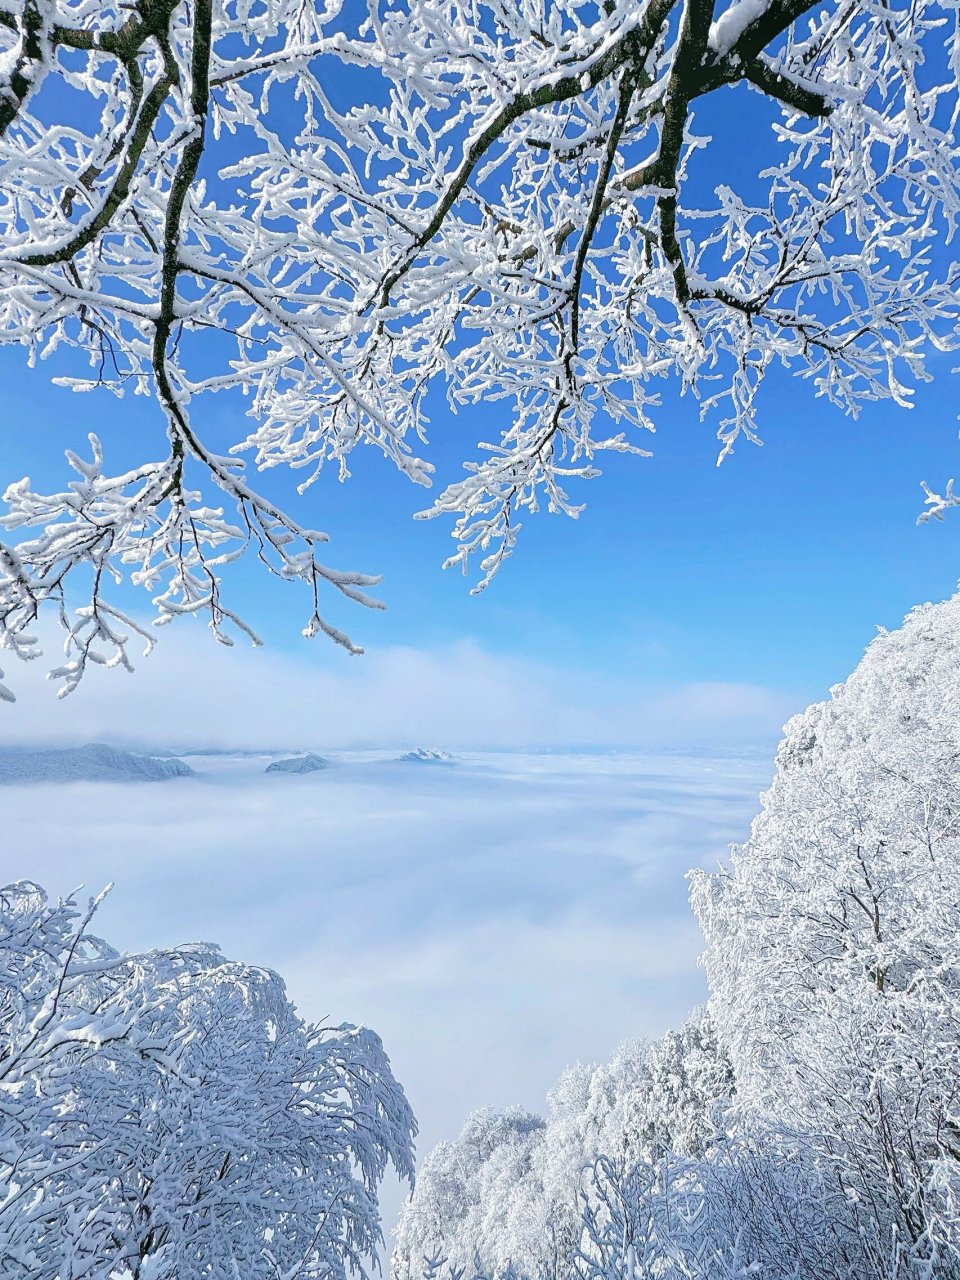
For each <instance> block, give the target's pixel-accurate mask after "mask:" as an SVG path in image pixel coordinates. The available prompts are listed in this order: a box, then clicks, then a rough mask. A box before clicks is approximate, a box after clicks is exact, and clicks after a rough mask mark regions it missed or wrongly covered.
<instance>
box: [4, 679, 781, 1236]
mask: <svg viewBox="0 0 960 1280" xmlns="http://www.w3.org/2000/svg"><path fill="white" fill-rule="evenodd" d="M390 661H393V659H391V660H390ZM385 666H386V668H387V669H391V668H390V663H389V662H386V660H385ZM383 669H384V668H383V667H381V671H382V670H383ZM392 669H393V670H396V668H392ZM404 669H406V670H409V668H404ZM427 669H428V670H432V668H431V667H430V665H429V664H427ZM491 670H494V671H496V672H497V673H498V674H500V673H501V668H499V667H497V666H496V664H492V663H491ZM160 709H161V707H160V704H159V702H158V711H159V710H160ZM197 723H198V724H199V723H200V722H199V721H198V722H197ZM240 723H242V721H240ZM397 723H398V724H399V722H397ZM420 727H421V728H422V726H420ZM431 736H432V737H438V736H442V735H440V734H439V733H436V734H434V735H431ZM191 763H193V764H194V766H195V767H197V768H198V769H202V770H205V771H206V776H203V777H198V778H195V779H192V778H191V779H182V780H179V779H178V780H175V781H171V782H162V783H148V784H126V785H116V784H103V783H101V784H89V783H71V784H60V785H50V784H34V785H32V786H23V785H21V786H8V787H3V788H0V806H2V815H3V839H2V846H0V881H2V882H6V881H8V880H11V879H15V878H20V877H23V876H29V877H31V878H33V879H35V880H37V881H39V882H40V883H42V884H44V885H45V886H46V887H47V888H48V890H49V891H51V892H53V893H57V894H60V893H66V892H68V891H69V890H70V889H72V888H73V887H74V886H76V885H78V884H83V885H85V886H86V887H87V888H88V889H89V890H90V891H94V890H98V889H99V888H100V887H102V886H103V885H104V884H105V883H107V882H109V881H114V882H115V884H116V888H115V889H114V891H113V893H112V894H111V895H110V896H109V897H108V899H107V902H106V904H105V906H104V908H103V910H102V915H101V917H100V920H99V929H100V930H101V931H102V933H103V934H104V936H106V937H107V938H109V939H110V940H111V941H112V942H113V943H114V944H115V945H118V946H122V947H124V948H126V949H131V950H132V949H140V948H144V947H149V946H158V945H163V944H170V943H174V942H182V941H186V940H192V939H196V938H203V939H211V940H214V941H216V942H218V943H219V944H220V945H221V946H222V947H223V949H224V951H225V952H226V953H227V954H228V955H230V956H232V957H235V958H237V959H242V960H244V961H247V962H251V963H259V964H266V965H269V966H270V967H272V968H275V969H277V970H278V971H279V972H280V973H282V974H283V975H284V977H285V979H286V980H287V984H288V987H289V989H290V991H291V994H292V995H293V997H294V999H295V1000H296V1002H297V1004H298V1005H299V1006H300V1008H301V1010H302V1012H303V1013H304V1014H306V1015H307V1016H309V1017H311V1018H321V1017H324V1016H329V1017H331V1018H332V1019H334V1020H336V1021H341V1020H350V1021H362V1022H365V1023H367V1024H368V1025H370V1026H372V1027H374V1028H375V1029H376V1030H377V1031H378V1032H379V1033H380V1034H381V1036H382V1037H383V1040H384V1043H385V1044H386V1047H387V1050H388V1052H389V1053H390V1055H391V1058H392V1060H393V1063H394V1067H395V1070H396V1071H397V1074H398V1076H399V1078H400V1079H401V1080H402V1081H403V1083H404V1085H405V1086H406V1088H407V1090H408V1092H409V1095H410V1098H411V1102H412V1104H413V1106H414V1109H415V1111H416V1113H417V1115H418V1117H419V1118H420V1121H421V1140H420V1142H419V1149H420V1151H421V1152H425V1151H426V1150H428V1149H429V1148H430V1147H431V1146H432V1145H433V1144H434V1143H435V1142H436V1141H437V1140H439V1139H441V1138H443V1137H449V1136H452V1135H453V1134H455V1133H456V1132H457V1131H458V1129H459V1126H460V1123H461V1121H462V1119H463V1117H464V1115H465V1114H466V1113H467V1112H468V1111H470V1110H473V1109H474V1108H476V1107H478V1106H481V1105H485V1104H491V1105H506V1104H510V1103H522V1104H525V1105H527V1106H530V1107H539V1106H541V1105H542V1102H543V1097H544V1094H545V1092H546V1090H547V1089H548V1088H549V1086H550V1085H551V1084H552V1083H553V1081H554V1080H555V1079H556V1077H557V1075H558V1074H559V1072H560V1071H561V1070H562V1069H563V1068H564V1067H565V1066H566V1065H567V1064H569V1063H571V1062H573V1061H576V1060H578V1059H579V1060H598V1059H601V1058H603V1057H605V1056H607V1055H609V1054H610V1052H611V1051H612V1050H613V1048H614V1047H615V1046H616V1045H617V1044H618V1043H619V1042H621V1041H622V1040H624V1039H627V1038H632V1037H636V1036H642V1035H646V1034H650V1035H654V1034H658V1033H660V1032H661V1031H663V1030H664V1029H665V1028H666V1027H667V1026H670V1025H677V1024H678V1023H679V1022H680V1021H681V1020H682V1019H683V1018H684V1017H685V1016H686V1014H687V1012H688V1011H689V1010H690V1008H691V1007H692V1006H693V1005H694V1004H696V1003H698V1002H699V1001H700V1000H701V999H702V998H703V993H704V986H703V980H702V975H701V974H700V971H699V970H698V968H697V955H698V952H699V950H700V948H701V941H700V938H699V935H698V933H697V930H696V927H695V925H694V923H693V920H692V918H691V916H690V914H689V911H688V908H687V904H686V884H685V881H684V873H685V872H686V870H687V869H688V868H689V867H690V866H693V865H712V864H714V863H715V862H716V860H717V859H718V858H722V857H723V856H724V854H725V852H726V848H727V845H728V843H729V842H730V841H731V840H733V839H738V838H742V837H743V836H744V835H745V833H746V831H747V829H748V826H749V821H750V818H751V817H752V815H753V813H754V811H755V809H756V807H757V793H758V791H759V790H760V789H761V788H762V787H763V786H764V785H766V783H767V781H768V780H769V778H770V776H771V773H772V759H771V756H766V757H747V756H743V757H740V758H726V759H722V758H711V757H709V756H705V755H692V756H666V755H639V754H620V755H604V756H600V755H595V756H590V755H532V754H531V755H517V754H500V755H494V754H479V753H478V754H476V755H472V756H471V755H468V756H466V757H465V758H464V759H462V760H461V761H460V762H459V763H458V764H456V765H452V766H444V765H434V766H431V765H418V764H398V763H391V762H389V761H387V762H384V761H382V760H381V761H379V762H378V761H376V760H371V759H370V758H369V753H368V757H367V758H366V759H363V758H358V756H356V755H354V756H352V757H351V756H350V755H346V756H344V757H341V759H340V761H339V762H338V763H337V765H336V767H333V768H331V769H329V770H328V771H325V772H322V773H317V774H311V775H308V776H305V777H283V776H277V775H270V776H267V775H265V774H264V772H263V770H264V769H265V766H266V763H267V760H266V759H265V758H262V757H261V758H256V757H252V758H245V759H223V758H214V759H204V758H199V759H194V760H192V761H191ZM398 1203H399V1199H398V1195H397V1194H393V1193H391V1194H388V1196H387V1199H386V1203H385V1206H384V1207H385V1211H386V1213H387V1215H388V1216H390V1215H391V1214H392V1213H393V1212H394V1211H395V1209H396V1207H397V1204H398Z"/></svg>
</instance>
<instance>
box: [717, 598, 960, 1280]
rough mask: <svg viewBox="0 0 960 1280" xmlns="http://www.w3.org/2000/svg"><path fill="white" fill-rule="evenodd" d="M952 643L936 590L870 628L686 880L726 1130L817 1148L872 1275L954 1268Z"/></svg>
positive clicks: (959, 611)
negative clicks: (836, 681)
mask: <svg viewBox="0 0 960 1280" xmlns="http://www.w3.org/2000/svg"><path fill="white" fill-rule="evenodd" d="M958 636H960V597H954V598H953V599H952V600H949V601H947V602H946V603H944V604H940V605H936V606H929V605H928V606H925V607H923V608H920V609H917V610H915V611H914V612H913V613H912V614H910V616H909V617H908V618H907V620H906V622H905V624H904V626H903V627H902V628H901V629H900V630H898V631H894V632H891V633H883V634H881V635H880V636H879V637H878V638H877V639H876V640H874V642H873V644H872V645H871V646H870V648H869V649H868V651H867V654H866V656H865V657H864V659H863V661H862V662H861V664H860V666H859V667H858V668H857V670H856V671H855V672H854V674H853V675H852V676H851V677H850V679H849V680H848V681H847V682H846V683H845V684H843V685H840V686H838V687H837V688H835V689H834V690H833V692H832V695H831V698H830V700H829V701H828V702H824V703H821V704H818V705H816V706H813V707H811V708H810V709H809V710H808V711H806V712H805V713H804V714H803V715H801V716H797V717H796V718H795V719H794V720H792V721H791V722H790V724H789V725H788V726H787V732H786V738H785V740H784V742H783V744H782V746H781V748H780V752H779V757H778V770H777V775H776V779H775V781H774V784H773V787H772V788H771V790H770V791H769V792H768V793H767V795H766V796H765V797H764V800H763V809H762V812H761V814H760V816H759V817H758V818H757V819H756V821H755V822H754V825H753V829H752V832H751V837H750V840H749V841H748V843H747V844H745V845H743V846H742V847H741V848H739V849H737V850H735V852H734V855H733V859H732V864H731V867H730V869H729V871H726V872H722V873H720V874H717V875H714V876H704V875H698V876H697V877H695V879H694V886H693V899H694V904H695V906H696V909H697V912H698V914H699V917H700V921H701V924H702V925H703V928H704V932H705V934H706V938H707V952H706V964H707V973H708V976H709V980H710V986H711V997H710V1008H711V1011H712V1014H713V1017H714V1020H715V1022H716V1025H717V1028H718V1034H719V1035H720V1036H721V1039H722V1041H723V1043H724V1044H725V1045H726V1046H727V1048H728V1049H729V1052H730V1054H731V1058H732V1061H733V1066H734V1072H735V1076H736V1080H737V1090H738V1099H739V1103H740V1105H741V1107H743V1108H744V1117H745V1118H744V1120H743V1123H744V1124H747V1125H753V1126H756V1127H763V1126H766V1127H771V1128H780V1129H782V1130H784V1131H785V1132H794V1133H795V1134H796V1135H797V1136H798V1140H800V1141H802V1143H803V1144H805V1145H806V1146H808V1147H809V1148H810V1149H811V1150H812V1151H814V1152H815V1153H816V1156H817V1159H818V1160H819V1161H820V1162H821V1164H822V1165H824V1166H825V1167H827V1168H828V1169H829V1170H830V1173H831V1176H832V1178H833V1179H834V1180H835V1182H836V1184H837V1185H839V1186H840V1187H841V1188H842V1190H843V1191H844V1193H845V1195H846V1196H847V1199H848V1201H849V1206H850V1213H851V1215H852V1216H853V1217H854V1218H855V1220H856V1221H857V1223H858V1225H859V1229H860V1233H861V1235H862V1238H863V1239H864V1240H868V1241H870V1242H871V1244H872V1250H873V1252H872V1258H871V1265H872V1266H873V1267H875V1268H876V1269H877V1274H882V1275H887V1274H890V1275H899V1274H901V1273H902V1274H912V1273H911V1272H909V1270H908V1267H909V1266H910V1265H913V1264H914V1263H915V1264H916V1265H917V1266H918V1267H919V1268H920V1270H919V1271H918V1273H917V1274H922V1275H926V1274H928V1272H927V1271H925V1270H923V1268H924V1267H929V1268H930V1271H929V1274H936V1275H938V1276H939V1275H953V1274H960V721H958V716H957V711H958V696H960V680H958V675H957V672H958V669H960V641H958ZM901 1254H902V1255H903V1258H904V1259H905V1260H904V1261H903V1263H902V1266H903V1271H902V1272H901V1271H897V1270H896V1269H892V1270H889V1271H887V1270H885V1269H884V1268H886V1267H891V1268H893V1267H894V1262H893V1260H895V1259H896V1258H897V1257H898V1256H899V1255H901Z"/></svg>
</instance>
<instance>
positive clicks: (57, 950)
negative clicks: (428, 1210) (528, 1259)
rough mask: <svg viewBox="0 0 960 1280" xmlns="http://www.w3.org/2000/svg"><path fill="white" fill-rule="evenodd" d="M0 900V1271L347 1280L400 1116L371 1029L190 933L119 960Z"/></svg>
mask: <svg viewBox="0 0 960 1280" xmlns="http://www.w3.org/2000/svg"><path fill="white" fill-rule="evenodd" d="M96 906H97V903H96V902H93V903H91V905H90V908H89V909H88V910H86V911H84V910H81V909H80V908H79V907H78V906H77V905H76V902H75V900H74V899H72V898H71V899H68V900H67V901H65V902H59V903H57V904H56V905H52V904H51V903H49V902H48V901H47V899H46V897H45V896H44V894H43V892H42V891H41V890H40V889H39V888H38V887H37V886H36V885H32V884H28V883H24V882H21V883H18V884H14V885H10V886H7V888H5V889H3V890H2V891H0V1276H3V1277H4V1280H7V1278H8V1277H9V1278H10V1280H14V1278H17V1280H22V1278H23V1277H27V1276H29V1277H43V1278H45V1280H46V1278H49V1280H53V1278H54V1277H57V1280H185V1277H188V1276H189V1277H191V1280H192V1278H194V1277H195V1278H196V1280H202V1278H204V1277H209V1278H210V1280H237V1277H238V1276H242V1277H243V1280H257V1278H258V1277H262V1278H263V1280H268V1277H269V1278H270V1280H276V1278H277V1277H283V1278H284V1280H308V1278H309V1277H323V1278H324V1280H328V1278H329V1280H338V1278H339V1280H345V1278H346V1277H347V1276H348V1275H353V1274H357V1272H358V1271H359V1269H360V1268H361V1266H362V1264H363V1263H364V1262H365V1261H366V1260H370V1259H372V1258H373V1257H374V1255H375V1252H376V1249H377V1247H378V1245H379V1242H380V1223H379V1215H378V1210H377V1201H376V1187H377V1184H378V1182H379V1180H380V1178H381V1177H382V1175H383V1173H384V1172H385V1170H386V1168H387V1166H388V1164H392V1165H393V1166H394V1167H395V1168H396V1169H397V1171H398V1172H399V1173H400V1174H401V1175H402V1176H404V1177H410V1176H412V1167H413V1164H412V1137H413V1133H414V1128H415V1126H414V1123H413V1118H412V1116H411V1113H410V1110H409V1107H408V1106H407V1103H406V1100H405V1098H404V1095H403V1092H402V1090H401V1089H400V1086H399V1085H398V1084H397V1082H396V1081H395V1080H394V1078H393V1076H392V1074H391V1071H390V1065H389V1062H388V1060H387V1057H386V1055H385V1054H384V1052H383V1048H382V1045H381V1044H380V1041H379V1039H378V1038H377V1036H375V1035H374V1034H373V1033H372V1032H371V1031H367V1030H364V1029H362V1028H359V1027H353V1026H346V1025H344V1026H340V1027H320V1026H311V1025H308V1024H305V1023H304V1022H303V1021H302V1020H301V1019H300V1018H299V1017H298V1016H297V1014H296V1012H295V1010H294V1008H293V1006H292V1005H291V1004H290V1002H289V1000H288V999H287V996H286V993H285V991H284V988H283V983H282V982H281V980H280V979H279V978H278V977H277V975H276V974H274V973H271V972H270V971H268V970H265V969H256V968H250V967H248V966H243V965H239V964H234V963H231V962H229V961H227V960H225V959H224V958H223V956H222V955H221V954H220V953H219V952H218V951H217V950H216V948H214V947H211V946H209V945H206V944H199V945H195V946H188V947H180V948H177V949H175V950H165V951H153V952H147V953H144V954H142V955H135V956H125V955H119V954H117V953H116V952H115V951H113V950H112V949H111V948H110V947H108V946H107V945H106V944H105V943H103V942H102V941H101V940H99V939H98V938H96V937H94V936H93V935H92V934H91V933H90V931H89V925H90V921H91V917H92V915H93V913H94V910H95V908H96Z"/></svg>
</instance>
